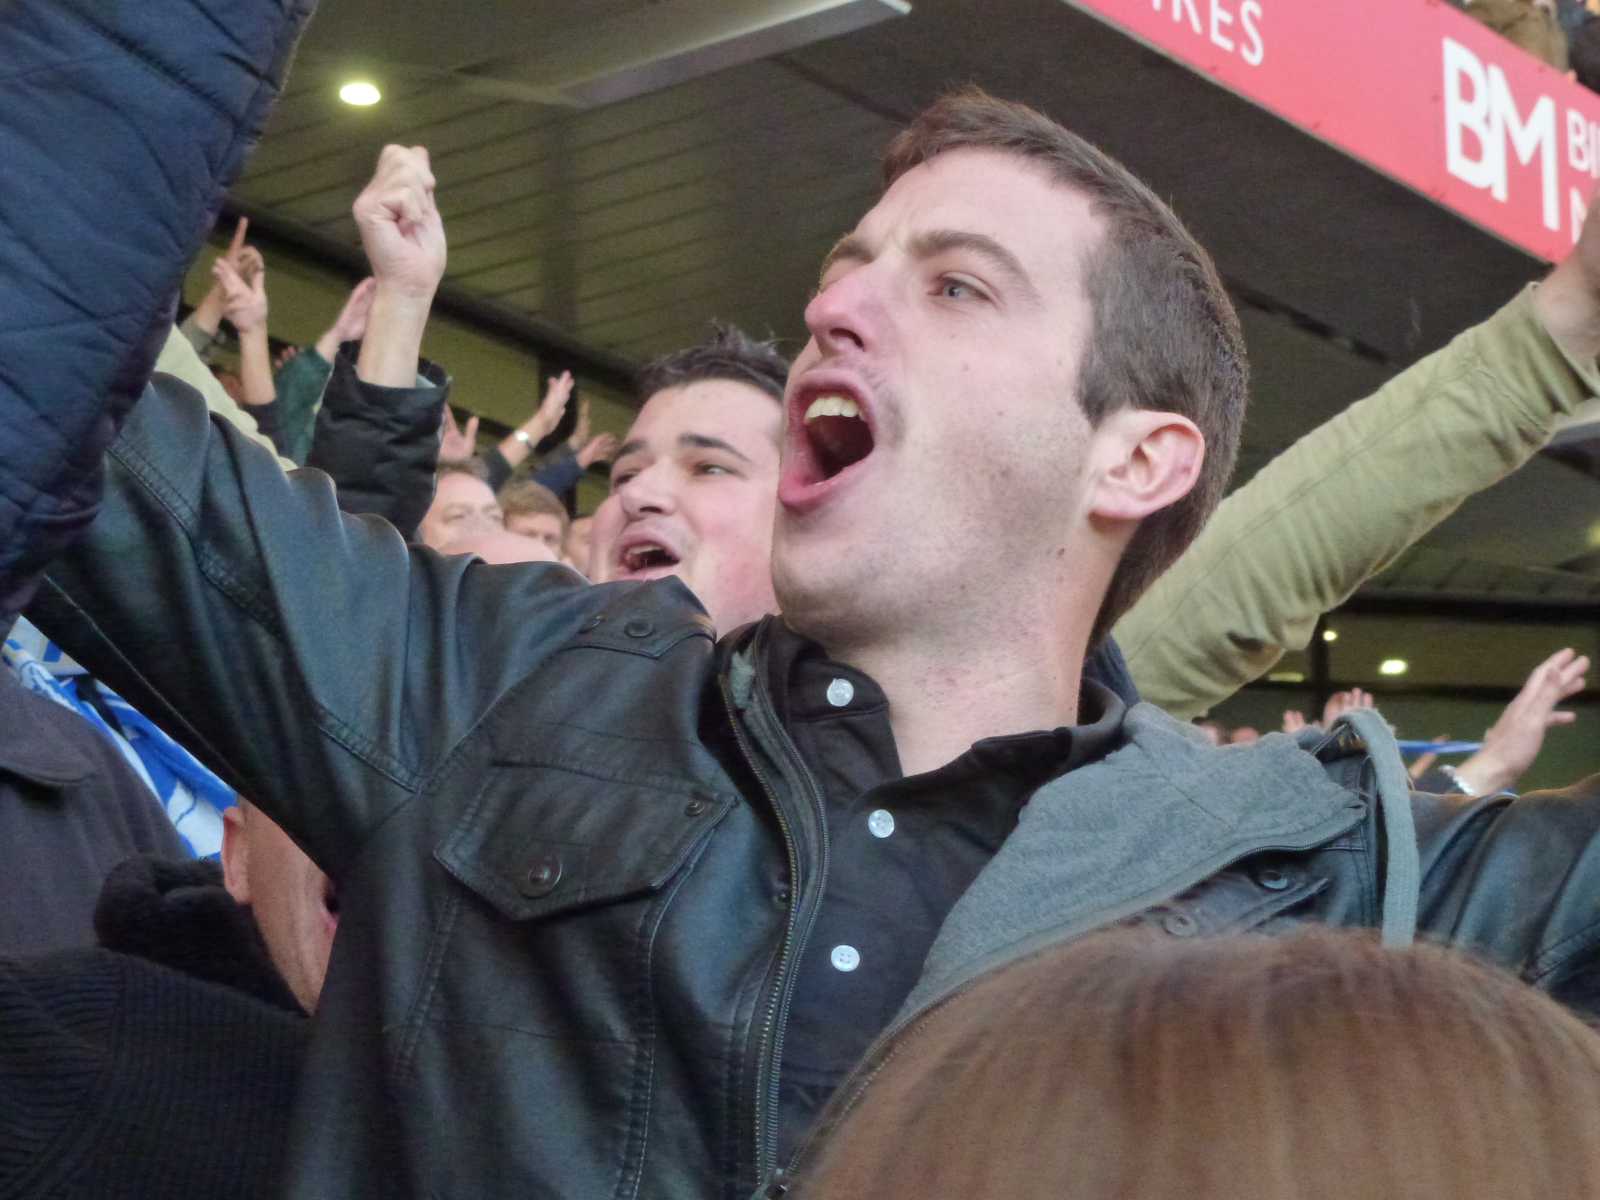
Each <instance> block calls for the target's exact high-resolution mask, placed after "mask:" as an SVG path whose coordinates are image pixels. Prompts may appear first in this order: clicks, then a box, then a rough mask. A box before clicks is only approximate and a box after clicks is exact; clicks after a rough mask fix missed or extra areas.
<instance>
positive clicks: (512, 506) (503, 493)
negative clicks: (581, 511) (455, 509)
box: [496, 479, 571, 541]
mask: <svg viewBox="0 0 1600 1200" xmlns="http://www.w3.org/2000/svg"><path fill="white" fill-rule="evenodd" d="M496 499H497V500H499V501H500V511H501V512H503V513H505V515H506V524H507V525H510V524H511V518H512V517H521V516H533V515H537V514H539V513H544V514H546V515H548V516H552V517H557V518H559V519H560V521H561V540H562V541H566V539H567V525H568V523H569V522H570V521H571V517H569V516H568V515H567V506H566V505H565V504H562V503H561V500H560V498H559V497H557V496H556V494H555V493H554V492H552V491H551V490H550V489H549V488H547V487H545V486H544V484H542V483H535V482H534V481H533V480H531V479H513V480H512V481H511V482H510V483H508V484H506V485H505V486H504V487H502V488H501V489H500V494H499V495H498V496H497V497H496Z"/></svg>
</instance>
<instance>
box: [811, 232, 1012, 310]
mask: <svg viewBox="0 0 1600 1200" xmlns="http://www.w3.org/2000/svg"><path fill="white" fill-rule="evenodd" d="M952 250H965V251H967V252H969V253H972V254H977V255H979V256H980V257H982V258H984V259H986V260H987V261H988V262H989V263H990V265H992V266H993V267H995V268H996V269H997V270H999V271H1000V272H1001V273H1002V274H1004V275H1005V276H1006V277H1007V278H1008V279H1009V280H1010V281H1011V282H1012V283H1013V284H1015V285H1016V286H1017V288H1019V289H1020V290H1021V291H1022V292H1023V293H1024V295H1025V296H1026V298H1027V299H1028V300H1029V301H1031V302H1032V303H1034V304H1038V303H1039V302H1040V301H1039V289H1038V288H1037V287H1035V286H1034V283H1033V279H1032V278H1031V277H1030V276H1029V275H1028V271H1027V268H1026V267H1024V266H1023V265H1022V261H1021V260H1020V259H1019V258H1018V257H1017V256H1016V255H1015V254H1013V253H1011V251H1009V250H1007V249H1006V248H1005V247H1004V246H1002V245H1001V244H1000V243H999V242H997V241H995V240H994V239H993V238H992V237H989V236H988V235H986V234H982V233H972V232H970V231H968V230H964V229H930V230H928V231H926V232H924V233H919V234H917V235H916V236H915V237H913V238H912V239H911V256H912V257H913V258H917V259H927V258H934V257H936V256H937V255H940V254H947V253H949V252H950V251H952ZM873 257H874V255H873V253H872V250H871V249H870V247H868V245H867V241H866V239H865V238H863V237H862V236H861V235H860V234H857V233H848V234H846V235H845V236H844V237H842V238H840V239H839V240H838V241H837V242H835V243H834V246H833V249H832V250H829V251H828V253H827V256H826V257H825V258H824V259H823V260H822V270H821V272H820V273H819V274H818V276H817V278H818V279H824V278H826V277H827V274H828V272H829V271H830V270H832V269H833V266H834V264H835V263H838V262H844V261H853V262H860V263H869V262H871V261H872V259H873Z"/></svg>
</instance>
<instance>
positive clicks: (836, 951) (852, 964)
mask: <svg viewBox="0 0 1600 1200" xmlns="http://www.w3.org/2000/svg"><path fill="white" fill-rule="evenodd" d="M828 958H829V961H831V962H832V963H833V967H834V970H836V971H844V972H846V973H848V972H850V971H854V970H855V969H856V968H857V967H859V966H860V965H861V951H859V950H857V949H856V948H855V947H854V946H835V947H834V948H833V953H832V954H830V955H829V956H828Z"/></svg>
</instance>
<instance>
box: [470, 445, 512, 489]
mask: <svg viewBox="0 0 1600 1200" xmlns="http://www.w3.org/2000/svg"><path fill="white" fill-rule="evenodd" d="M478 457H480V458H481V459H483V468H484V471H485V472H486V473H487V475H488V478H487V479H486V480H485V482H486V483H488V485H489V490H490V491H491V492H498V491H499V490H500V489H501V488H503V487H504V486H505V485H506V480H508V479H510V478H511V473H512V471H514V470H515V469H516V468H514V467H513V466H512V465H511V464H510V463H508V462H507V461H506V456H505V455H504V454H501V453H500V447H499V446H490V447H489V448H488V449H487V450H485V451H484V452H483V453H482V454H481V455H479V456H478Z"/></svg>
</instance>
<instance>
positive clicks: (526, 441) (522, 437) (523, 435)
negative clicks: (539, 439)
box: [511, 429, 533, 447]
mask: <svg viewBox="0 0 1600 1200" xmlns="http://www.w3.org/2000/svg"><path fill="white" fill-rule="evenodd" d="M511 436H512V437H514V438H516V439H517V441H519V442H521V443H522V444H523V445H524V446H528V447H532V445H533V439H532V438H531V437H529V436H528V431H527V430H526V429H519V430H517V431H516V432H515V433H513V434H512V435H511Z"/></svg>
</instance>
